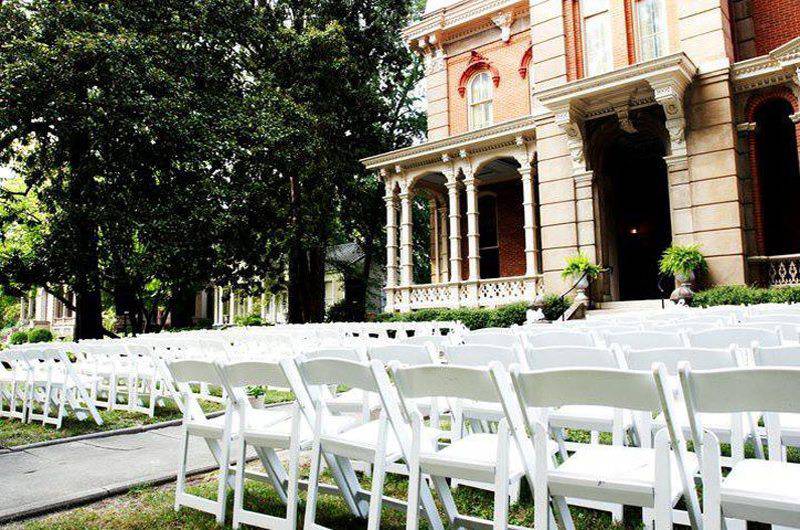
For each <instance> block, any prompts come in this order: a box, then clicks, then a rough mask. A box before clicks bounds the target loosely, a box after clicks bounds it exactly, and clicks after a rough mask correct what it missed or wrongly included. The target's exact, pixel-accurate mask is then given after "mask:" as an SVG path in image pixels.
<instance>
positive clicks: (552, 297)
mask: <svg viewBox="0 0 800 530" xmlns="http://www.w3.org/2000/svg"><path fill="white" fill-rule="evenodd" d="M571 305H572V300H571V299H570V298H561V297H560V296H558V295H557V294H549V295H547V296H545V297H544V305H543V306H542V313H543V314H544V318H545V320H551V321H552V320H558V319H559V318H561V315H563V314H564V313H565V312H566V310H567V309H569V306H571Z"/></svg>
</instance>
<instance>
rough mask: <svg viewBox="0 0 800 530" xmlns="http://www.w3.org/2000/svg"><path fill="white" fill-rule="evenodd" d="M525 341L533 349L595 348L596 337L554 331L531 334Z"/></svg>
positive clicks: (581, 333) (579, 332)
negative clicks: (562, 347) (551, 347)
mask: <svg viewBox="0 0 800 530" xmlns="http://www.w3.org/2000/svg"><path fill="white" fill-rule="evenodd" d="M525 340H526V342H527V344H528V346H529V347H531V348H547V347H550V346H590V347H591V346H594V345H595V341H594V336H592V334H591V333H589V332H586V331H575V330H566V329H565V330H554V331H545V332H543V333H533V334H531V333H529V334H528V335H526V337H525Z"/></svg>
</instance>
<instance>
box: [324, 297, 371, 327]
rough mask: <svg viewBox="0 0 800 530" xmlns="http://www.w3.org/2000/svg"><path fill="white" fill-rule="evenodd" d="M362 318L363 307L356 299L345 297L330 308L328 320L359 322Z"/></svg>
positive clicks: (327, 315)
mask: <svg viewBox="0 0 800 530" xmlns="http://www.w3.org/2000/svg"><path fill="white" fill-rule="evenodd" d="M360 320H362V318H361V307H360V304H359V303H358V302H357V301H356V300H348V299H347V298H343V299H341V300H339V301H338V302H335V303H334V304H333V305H331V306H330V307H329V308H328V311H327V314H326V315H325V321H326V322H358V321H360Z"/></svg>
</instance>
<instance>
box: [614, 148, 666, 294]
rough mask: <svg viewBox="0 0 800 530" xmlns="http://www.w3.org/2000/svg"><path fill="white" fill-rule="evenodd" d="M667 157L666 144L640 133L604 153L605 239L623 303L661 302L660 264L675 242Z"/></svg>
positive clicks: (616, 291)
mask: <svg viewBox="0 0 800 530" xmlns="http://www.w3.org/2000/svg"><path fill="white" fill-rule="evenodd" d="M664 154H665V153H664V145H663V142H662V141H661V139H659V138H654V137H650V136H646V135H643V134H640V133H636V134H627V133H621V135H620V136H619V137H618V138H617V139H615V140H614V141H612V142H610V143H609V144H608V145H607V147H606V148H605V151H604V153H603V157H602V160H603V163H602V167H601V175H602V176H601V179H602V184H601V186H602V193H601V197H600V204H599V207H600V209H602V211H603V216H602V219H603V223H602V227H603V233H602V234H601V238H602V239H603V240H604V245H603V246H604V249H605V252H606V256H605V258H606V259H605V261H606V264H610V265H612V266H613V268H614V270H613V277H614V278H613V281H612V285H613V287H612V293H611V294H612V297H613V298H615V299H618V300H647V299H653V298H659V297H660V292H659V289H658V261H659V259H660V257H661V254H662V253H663V252H664V249H666V248H667V247H668V246H669V245H670V242H671V241H672V230H671V222H670V209H669V189H668V181H667V166H666V163H665V162H664V158H663V157H664Z"/></svg>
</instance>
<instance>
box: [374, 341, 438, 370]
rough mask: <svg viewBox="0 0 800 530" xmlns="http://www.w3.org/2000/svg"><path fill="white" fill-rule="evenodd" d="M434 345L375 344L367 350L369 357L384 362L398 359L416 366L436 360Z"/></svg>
mask: <svg viewBox="0 0 800 530" xmlns="http://www.w3.org/2000/svg"><path fill="white" fill-rule="evenodd" d="M432 348H433V345H432V344H430V343H423V344H391V345H389V346H373V347H372V348H370V349H368V350H367V357H369V358H370V359H377V360H379V361H381V362H382V363H384V364H389V363H390V362H392V361H398V362H399V363H400V364H405V365H408V366H414V365H418V364H431V363H434V362H436V359H437V358H438V355H436V352H435V351H432Z"/></svg>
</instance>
